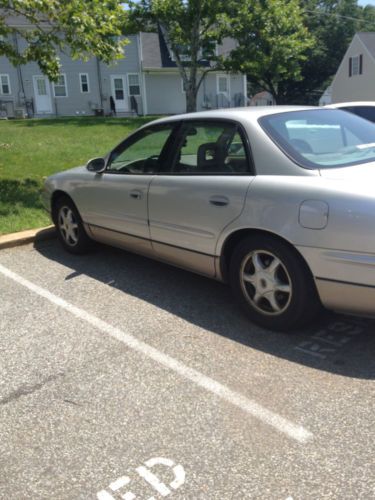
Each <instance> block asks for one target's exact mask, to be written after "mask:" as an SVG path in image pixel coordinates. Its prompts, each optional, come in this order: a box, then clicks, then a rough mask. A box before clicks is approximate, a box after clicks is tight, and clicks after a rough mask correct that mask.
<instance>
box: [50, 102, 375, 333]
mask: <svg viewBox="0 0 375 500" xmlns="http://www.w3.org/2000/svg"><path fill="white" fill-rule="evenodd" d="M374 183H375V126H374V125H373V124H371V123H370V122H368V121H367V120H364V119H362V118H360V117H358V116H356V115H352V114H350V113H346V112H344V111H340V110H336V109H324V108H320V109H318V108H308V107H291V106H288V107H277V106H276V107H266V108H261V107H259V108H241V109H228V110H216V111H209V112H201V113H193V114H186V115H179V116H173V117H169V118H164V119H161V120H157V121H154V122H152V123H150V124H148V125H146V126H144V127H142V128H141V129H139V130H138V131H137V132H135V133H134V134H132V135H131V136H129V137H127V138H126V139H125V140H124V141H123V142H122V143H121V144H119V145H118V146H117V147H115V148H114V149H113V150H112V151H110V152H109V153H108V154H107V156H105V157H104V158H94V159H93V160H90V161H89V162H88V164H87V165H86V167H84V166H82V167H78V168H74V169H72V170H68V171H65V172H61V173H58V174H55V175H53V176H51V177H49V178H48V179H47V180H46V183H45V190H44V203H45V206H46V208H47V209H48V210H49V211H50V213H51V216H52V219H53V221H54V223H55V225H56V227H57V230H58V235H59V238H60V241H61V243H62V245H63V246H64V248H65V249H66V250H68V251H69V252H72V253H77V254H78V253H83V252H85V251H87V250H88V248H89V246H90V244H91V243H92V240H96V241H100V242H104V243H107V244H110V245H114V246H117V247H121V248H125V249H127V250H131V251H134V252H137V253H140V254H143V255H146V256H148V257H152V258H155V259H158V260H161V261H164V262H167V263H169V264H172V265H175V266H178V267H182V268H184V269H188V270H191V271H194V272H196V273H200V274H203V275H205V276H208V277H211V278H214V279H217V280H220V281H225V282H228V283H230V285H231V287H232V289H233V292H234V295H235V297H236V298H237V299H238V302H239V303H240V304H241V305H242V306H243V308H244V310H245V311H246V312H247V314H248V315H249V317H250V318H251V320H252V321H254V322H256V323H258V324H260V325H262V326H264V327H266V328H271V329H275V330H287V329H291V328H296V327H297V326H300V325H302V324H303V323H306V322H308V321H310V320H311V318H313V317H314V315H316V312H317V311H318V309H319V307H321V305H324V306H325V307H327V308H329V309H334V310H344V311H348V312H352V313H357V314H366V315H367V314H374V313H375V188H374Z"/></svg>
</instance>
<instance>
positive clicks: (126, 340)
mask: <svg viewBox="0 0 375 500" xmlns="http://www.w3.org/2000/svg"><path fill="white" fill-rule="evenodd" d="M0 273H2V274H3V275H4V276H6V277H7V278H10V279H12V280H13V281H15V282H16V283H18V284H20V285H22V286H24V287H25V288H27V289H29V290H30V291H32V292H34V293H36V294H37V295H39V296H41V297H43V298H45V299H46V300H48V301H49V302H51V303H52V304H55V305H57V306H59V307H61V308H62V309H64V310H65V311H68V312H70V313H71V314H73V315H74V316H76V317H77V318H79V319H81V320H83V321H86V322H87V323H89V324H90V325H92V326H94V327H95V328H97V329H98V330H100V331H102V332H104V333H106V334H108V335H110V336H111V337H113V338H115V339H117V340H119V341H120V342H122V343H123V344H125V345H126V346H128V347H129V348H130V349H133V350H135V351H137V352H139V353H141V354H143V355H144V356H147V357H148V358H150V359H152V360H154V361H156V362H157V363H159V364H161V365H163V366H165V367H166V368H168V369H169V370H172V371H174V372H176V373H178V374H179V375H181V376H182V377H184V378H186V379H188V380H190V381H191V382H193V383H194V384H196V385H197V386H199V387H202V388H203V389H206V390H207V391H209V392H211V393H212V394H215V395H216V396H219V397H220V398H222V399H224V400H225V401H228V402H229V403H231V404H233V405H235V406H238V407H239V408H241V409H242V410H243V411H245V412H247V413H249V414H250V415H252V416H253V417H255V418H257V419H258V420H260V421H262V422H264V423H265V424H267V425H270V426H271V427H273V428H274V429H277V430H278V431H279V432H282V433H283V434H286V435H287V436H288V437H290V438H292V439H294V440H296V441H298V442H300V443H306V442H307V441H309V440H310V439H312V437H313V435H312V433H311V432H310V431H308V430H306V429H305V428H304V427H302V426H299V425H296V424H294V423H293V422H291V421H290V420H287V419H286V418H284V417H282V416H281V415H278V414H277V413H274V412H272V411H270V410H268V409H267V408H265V407H264V406H262V405H260V404H258V403H257V402H255V401H253V400H251V399H248V398H246V397H245V396H243V395H241V394H239V393H238V392H235V391H232V390H231V389H229V388H228V387H226V386H225V385H223V384H221V383H220V382H217V381H216V380H214V379H212V378H210V377H207V376H206V375H204V374H202V373H200V372H199V371H197V370H194V369H193V368H189V367H188V366H186V365H184V364H183V363H181V362H180V361H178V360H177V359H174V358H172V357H171V356H169V355H168V354H164V353H163V352H161V351H158V350H157V349H155V348H154V347H152V346H150V345H148V344H146V343H145V342H142V341H141V340H138V339H137V338H135V337H133V336H132V335H130V334H129V333H126V332H124V331H123V330H120V329H119V328H116V327H114V326H112V325H110V324H109V323H106V322H105V321H103V320H101V319H99V318H97V317H96V316H93V315H92V314H90V313H88V312H86V311H84V310H83V309H80V308H79V307H76V306H74V305H72V304H70V303H69V302H67V301H66V300H64V299H62V298H61V297H58V296H57V295H54V294H53V293H51V292H49V291H48V290H46V289H44V288H42V287H40V286H38V285H35V284H34V283H31V282H30V281H28V280H26V279H25V278H23V277H22V276H20V275H18V274H16V273H14V272H13V271H11V270H10V269H8V268H6V267H4V266H2V265H1V264H0Z"/></svg>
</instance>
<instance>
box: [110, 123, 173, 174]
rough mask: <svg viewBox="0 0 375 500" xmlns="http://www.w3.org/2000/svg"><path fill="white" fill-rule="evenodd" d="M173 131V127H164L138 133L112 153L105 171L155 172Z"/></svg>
mask: <svg viewBox="0 0 375 500" xmlns="http://www.w3.org/2000/svg"><path fill="white" fill-rule="evenodd" d="M173 129H174V126H173V125H164V126H158V127H154V128H148V129H144V130H142V131H140V132H139V134H137V135H136V136H135V138H134V139H130V141H126V142H125V143H124V144H120V146H118V147H117V148H116V149H115V150H114V151H113V152H112V154H111V156H110V161H109V163H108V167H107V171H109V172H112V173H123V174H144V173H145V174H146V173H154V172H157V171H158V169H159V167H160V162H161V161H163V158H162V154H163V151H164V148H165V146H166V143H167V141H168V139H169V137H170V136H171V132H172V130H173Z"/></svg>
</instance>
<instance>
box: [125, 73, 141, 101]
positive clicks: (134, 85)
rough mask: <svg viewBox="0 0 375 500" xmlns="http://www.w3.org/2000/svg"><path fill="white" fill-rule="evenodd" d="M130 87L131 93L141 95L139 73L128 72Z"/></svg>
mask: <svg viewBox="0 0 375 500" xmlns="http://www.w3.org/2000/svg"><path fill="white" fill-rule="evenodd" d="M128 87H129V95H130V96H132V95H134V96H135V95H141V87H140V85H139V75H138V73H129V74H128Z"/></svg>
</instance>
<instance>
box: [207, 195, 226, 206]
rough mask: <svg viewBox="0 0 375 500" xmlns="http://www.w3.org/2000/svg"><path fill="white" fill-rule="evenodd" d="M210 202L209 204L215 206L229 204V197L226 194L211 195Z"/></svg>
mask: <svg viewBox="0 0 375 500" xmlns="http://www.w3.org/2000/svg"><path fill="white" fill-rule="evenodd" d="M210 203H211V205H215V207H224V206H225V205H229V199H228V198H227V197H226V196H212V197H211V198H210Z"/></svg>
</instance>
